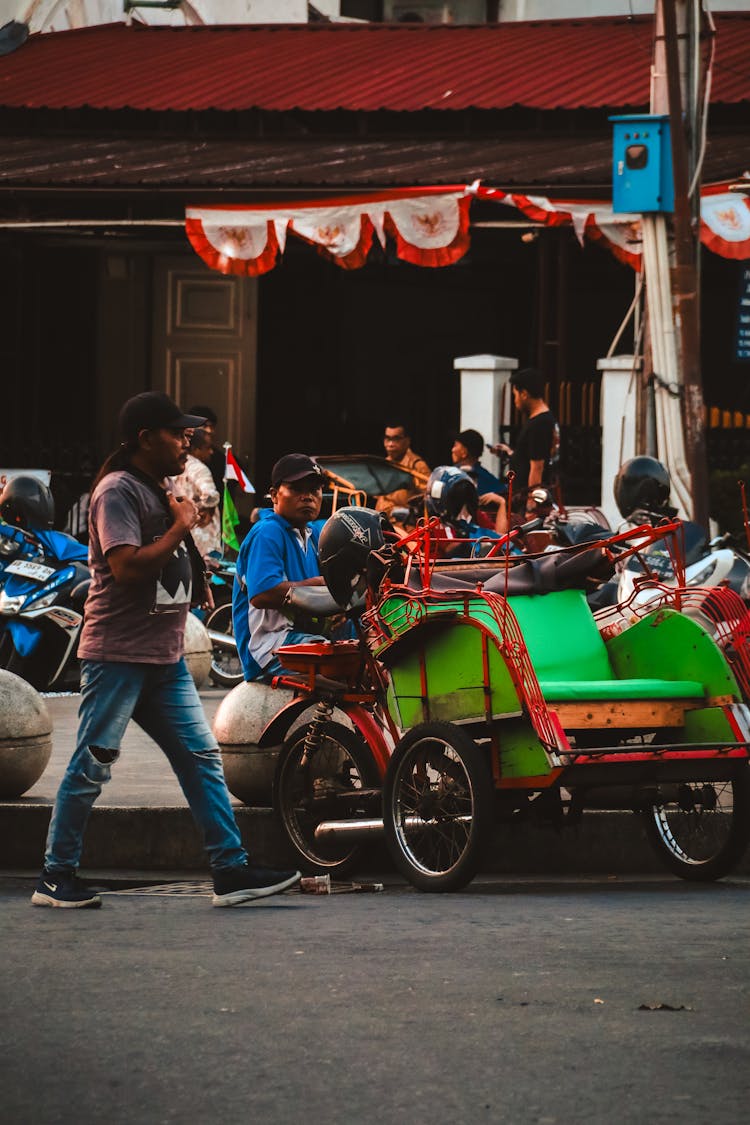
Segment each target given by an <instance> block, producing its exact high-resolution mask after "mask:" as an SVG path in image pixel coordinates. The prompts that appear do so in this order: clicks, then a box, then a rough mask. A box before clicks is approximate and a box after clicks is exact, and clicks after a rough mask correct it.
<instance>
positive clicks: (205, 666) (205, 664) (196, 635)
mask: <svg viewBox="0 0 750 1125" xmlns="http://www.w3.org/2000/svg"><path fill="white" fill-rule="evenodd" d="M183 651H184V655H185V663H186V664H187V666H188V671H189V672H190V675H191V676H192V677H193V683H194V684H195V686H196V687H197V688H202V687H203V685H204V684H205V683H206V681H207V680H208V676H209V673H210V671H211V639H210V637H209V635H208V629H206V626H205V625H204V624H203V622H202V621H199V620H198V618H197V617H196V616H195V614H194V613H189V614H188V616H187V625H186V626H185V647H184V650H183Z"/></svg>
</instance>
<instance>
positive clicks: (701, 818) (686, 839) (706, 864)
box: [645, 765, 750, 882]
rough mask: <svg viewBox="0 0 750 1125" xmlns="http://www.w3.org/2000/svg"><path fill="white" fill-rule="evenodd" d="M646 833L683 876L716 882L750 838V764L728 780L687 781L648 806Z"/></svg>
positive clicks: (671, 867)
mask: <svg viewBox="0 0 750 1125" xmlns="http://www.w3.org/2000/svg"><path fill="white" fill-rule="evenodd" d="M645 824H646V834H647V836H648V838H649V841H650V843H651V845H652V846H653V847H654V849H655V850H656V852H657V853H658V855H659V857H660V859H661V861H662V863H664V865H665V866H666V867H667V868H669V870H670V871H672V872H674V874H675V875H679V876H680V878H682V879H689V880H691V881H694V882H711V881H712V880H714V879H721V877H722V876H723V875H727V874H728V873H729V872H730V871H732V870H733V869H734V868H735V867H736V866H737V864H738V863H739V861H740V860H741V859H742V856H743V855H744V852H745V849H746V847H747V844H748V840H749V839H750V768H749V767H748V766H747V765H743V766H741V767H740V769H739V770H738V772H737V774H736V775H735V776H734V777H733V778H732V779H731V780H728V781H699V782H692V781H691V782H683V783H682V784H681V785H678V786H677V792H676V794H674V797H673V799H672V800H670V801H669V802H666V801H665V802H664V803H662V804H658V805H652V806H651V807H650V808H648V809H647V810H646V811H645Z"/></svg>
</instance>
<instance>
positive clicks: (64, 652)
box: [0, 477, 91, 691]
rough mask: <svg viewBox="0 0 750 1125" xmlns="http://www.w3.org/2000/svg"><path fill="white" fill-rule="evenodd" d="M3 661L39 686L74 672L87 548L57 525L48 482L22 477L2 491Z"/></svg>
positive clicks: (0, 592)
mask: <svg viewBox="0 0 750 1125" xmlns="http://www.w3.org/2000/svg"><path fill="white" fill-rule="evenodd" d="M0 515H1V516H2V519H3V520H5V521H6V522H5V523H2V524H0V583H2V589H0V667H2V668H5V669H6V670H7V671H9V672H15V673H16V675H18V676H21V677H22V678H23V679H25V680H27V681H28V682H29V683H30V684H32V685H33V686H34V687H35V688H37V690H39V691H46V690H49V689H50V688H52V687H57V686H62V685H64V684H66V683H68V682H71V683H72V681H73V680H75V681H76V682H77V679H78V676H77V666H76V662H75V654H76V648H77V643H78V636H79V633H80V631H81V626H82V624H83V604H84V602H85V600H86V594H87V593H88V587H89V582H90V577H91V576H90V573H89V569H88V565H87V555H88V552H87V549H86V548H85V547H83V546H82V545H81V544H80V543H79V542H78V541H77V540H76V539H73V537H72V536H70V535H66V534H65V533H64V532H62V531H54V530H52V527H51V524H52V519H53V516H54V507H53V504H52V497H51V495H49V489H47V488H46V487H45V486H44V485H41V484H40V483H39V482H38V481H36V480H33V479H32V478H30V477H15V478H14V479H13V480H11V481H10V482H9V483H8V484H7V485H6V487H5V490H4V491H3V493H2V496H0Z"/></svg>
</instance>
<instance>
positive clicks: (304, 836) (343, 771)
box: [273, 722, 380, 876]
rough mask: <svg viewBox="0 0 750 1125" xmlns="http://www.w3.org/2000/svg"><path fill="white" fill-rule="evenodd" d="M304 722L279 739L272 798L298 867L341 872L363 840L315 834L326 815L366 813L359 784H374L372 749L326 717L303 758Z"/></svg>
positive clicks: (357, 856) (356, 857)
mask: <svg viewBox="0 0 750 1125" xmlns="http://www.w3.org/2000/svg"><path fill="white" fill-rule="evenodd" d="M309 729H310V728H309V726H305V727H301V728H300V729H299V730H298V731H296V732H295V733H294V734H293V735H292V736H291V737H290V738H289V740H288V741H287V742H285V743H284V745H283V746H282V748H281V750H280V752H279V757H278V761H277V763H276V772H275V775H274V782H273V804H274V809H275V811H276V815H277V816H278V818H279V820H280V821H281V825H282V827H283V829H284V832H285V834H286V837H287V839H288V840H289V843H290V844H291V846H292V849H293V851H294V853H295V855H296V857H297V860H298V862H299V864H300V867H301V868H303V870H305V871H307V872H309V873H310V874H313V875H331V876H341V875H346V874H348V873H349V872H351V871H353V870H355V868H356V867H357V866H358V865H359V863H360V861H361V859H362V852H363V850H364V848H363V845H362V844H361V843H359V842H356V841H353V840H351V838H348V837H346V836H344V837H340V838H339V839H332V840H326V839H316V837H315V829H316V828H317V827H318V825H319V824H320V823H321V822H323V821H326V820H357V819H363V818H364V817H367V816H371V815H372V810H368V809H367V808H366V807H365V804H366V800H363V801H361V802H360V801H358V799H357V794H358V791H359V790H364V789H370V790H372V789H376V790H379V789H380V775H379V772H378V768H377V766H376V764H375V760H374V759H373V756H372V753H371V752H370V749H369V747H368V746H367V745H366V743H365V742H363V740H362V739H361V738H360V736H359V735H358V734H355V732H354V731H352V730H349V728H348V727H345V726H343V725H342V724H341V723H334V722H329V723H326V725H325V728H324V730H323V733H322V738H321V740H320V743H319V745H318V746H317V748H316V749H315V750H313V751H312V753H311V754H310V757H309V761H306V762H304V763H303V758H304V751H305V740H306V738H307V733H308V731H309Z"/></svg>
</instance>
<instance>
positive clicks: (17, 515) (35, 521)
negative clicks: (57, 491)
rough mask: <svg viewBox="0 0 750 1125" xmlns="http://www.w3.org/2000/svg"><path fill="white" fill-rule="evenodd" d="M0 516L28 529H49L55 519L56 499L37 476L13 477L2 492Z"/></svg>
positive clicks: (6, 520)
mask: <svg viewBox="0 0 750 1125" xmlns="http://www.w3.org/2000/svg"><path fill="white" fill-rule="evenodd" d="M0 516H2V518H3V519H4V520H5V522H6V523H9V524H12V525H13V526H14V527H23V528H25V529H26V530H27V531H49V530H50V528H51V527H52V524H53V523H54V521H55V501H54V500H53V499H52V493H51V492H50V490H49V489H48V488H47V485H46V484H42V482H41V481H39V480H37V479H36V477H24V476H20V477H12V478H11V480H9V481H8V483H7V484H6V486H5V488H4V489H3V491H2V493H1V494H0Z"/></svg>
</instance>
